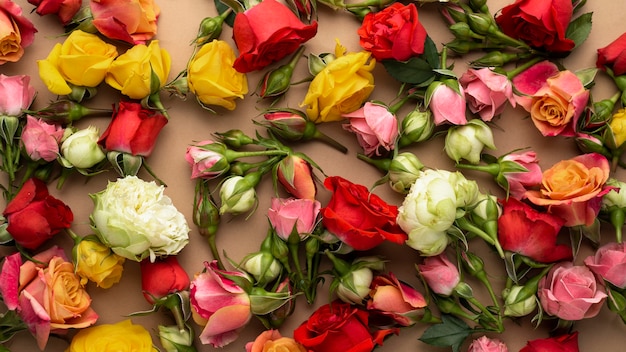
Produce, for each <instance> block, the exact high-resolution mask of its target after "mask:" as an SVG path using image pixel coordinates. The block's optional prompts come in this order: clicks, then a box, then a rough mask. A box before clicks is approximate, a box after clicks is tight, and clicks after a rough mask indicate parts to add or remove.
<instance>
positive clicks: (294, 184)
mask: <svg viewBox="0 0 626 352" xmlns="http://www.w3.org/2000/svg"><path fill="white" fill-rule="evenodd" d="M276 175H277V177H278V182H280V184H281V185H283V187H285V190H286V191H287V192H289V194H291V195H292V196H294V197H296V198H301V199H315V195H316V193H317V186H316V185H315V179H314V176H313V168H312V167H311V164H310V163H309V162H308V161H307V160H306V159H304V158H302V157H300V156H298V155H295V154H291V155H289V156H287V157H285V158H283V159H282V160H281V161H280V162H279V163H278V169H277V172H276Z"/></svg>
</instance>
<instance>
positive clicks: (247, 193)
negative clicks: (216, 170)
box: [220, 172, 260, 215]
mask: <svg viewBox="0 0 626 352" xmlns="http://www.w3.org/2000/svg"><path fill="white" fill-rule="evenodd" d="M255 180H256V182H255ZM259 180H260V176H259V175H257V173H256V172H253V173H251V174H248V175H246V176H231V177H229V178H227V179H226V180H224V182H223V183H222V186H221V188H220V199H221V202H222V206H221V207H220V215H222V214H226V213H230V214H234V215H237V214H241V213H245V212H247V211H248V210H251V209H252V208H253V207H254V205H255V204H256V203H257V195H256V190H255V189H254V187H256V185H257V184H258V182H259Z"/></svg>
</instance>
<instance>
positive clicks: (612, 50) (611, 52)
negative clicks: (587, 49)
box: [596, 33, 626, 76]
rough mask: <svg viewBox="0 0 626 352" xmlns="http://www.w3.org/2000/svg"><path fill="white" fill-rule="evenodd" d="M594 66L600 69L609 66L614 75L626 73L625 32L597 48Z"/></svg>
mask: <svg viewBox="0 0 626 352" xmlns="http://www.w3.org/2000/svg"><path fill="white" fill-rule="evenodd" d="M596 66H597V67H598V68H601V69H604V68H605V67H608V68H610V69H611V70H613V74H614V75H615V76H621V75H623V74H624V73H626V33H624V34H622V35H620V36H619V38H617V39H615V40H614V41H613V42H611V44H609V45H607V46H605V47H604V48H600V49H598V60H597V61H596Z"/></svg>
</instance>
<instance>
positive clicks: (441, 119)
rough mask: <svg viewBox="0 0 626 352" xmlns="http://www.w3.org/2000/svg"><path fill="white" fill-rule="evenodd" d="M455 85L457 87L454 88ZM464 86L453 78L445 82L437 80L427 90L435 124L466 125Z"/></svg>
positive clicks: (427, 100) (428, 104) (429, 106)
mask: <svg viewBox="0 0 626 352" xmlns="http://www.w3.org/2000/svg"><path fill="white" fill-rule="evenodd" d="M453 87H455V88H456V89H455V88H453ZM464 94H465V93H464V91H463V87H462V86H461V85H460V84H459V83H458V82H457V81H456V80H453V79H448V80H446V81H444V82H439V81H435V82H433V83H431V84H430V85H429V86H428V89H427V90H426V102H427V106H428V108H430V111H432V113H433V116H434V122H435V125H437V126H439V125H443V124H444V123H450V124H453V125H465V124H466V123H467V117H465V111H466V108H467V104H466V102H465V95H464Z"/></svg>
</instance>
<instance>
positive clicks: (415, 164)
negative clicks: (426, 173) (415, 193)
mask: <svg viewBox="0 0 626 352" xmlns="http://www.w3.org/2000/svg"><path fill="white" fill-rule="evenodd" d="M422 168H424V164H422V162H421V161H420V160H419V159H418V158H417V156H415V154H413V153H410V152H402V153H400V154H398V155H396V156H395V157H394V158H393V159H392V160H391V163H390V164H389V172H388V175H389V184H390V185H391V188H392V189H393V190H394V191H396V192H398V193H403V194H406V193H408V192H409V190H410V189H411V185H413V183H414V182H415V180H416V179H417V178H418V177H419V173H420V170H422Z"/></svg>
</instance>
